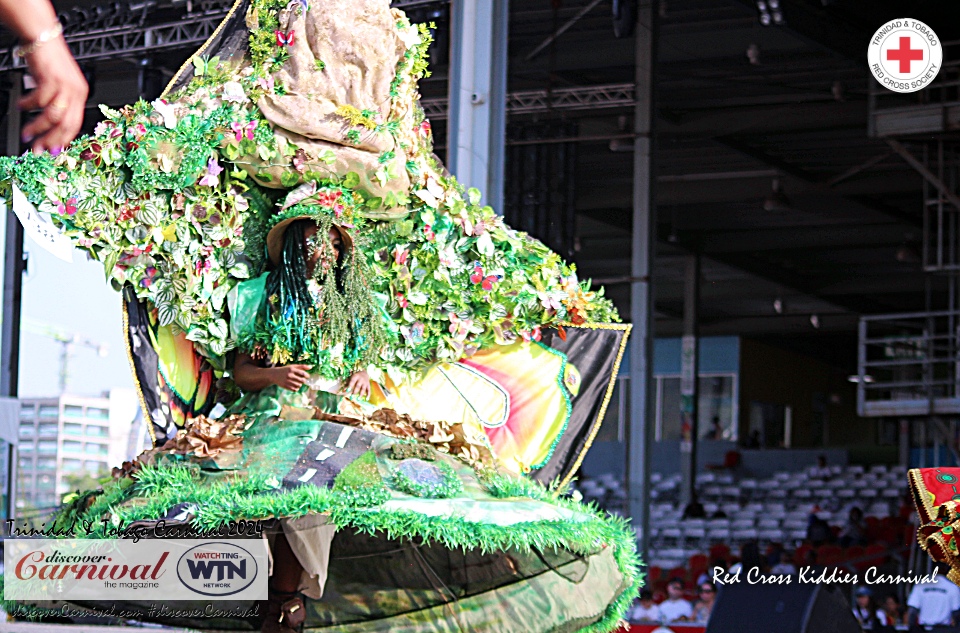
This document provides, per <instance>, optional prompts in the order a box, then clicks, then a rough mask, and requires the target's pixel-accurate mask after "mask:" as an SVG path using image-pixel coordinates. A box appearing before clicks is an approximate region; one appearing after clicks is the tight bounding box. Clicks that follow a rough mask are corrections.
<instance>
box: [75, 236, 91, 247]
mask: <svg viewBox="0 0 960 633" xmlns="http://www.w3.org/2000/svg"><path fill="white" fill-rule="evenodd" d="M77 246H80V247H83V248H89V247H91V246H93V240H92V239H90V238H89V237H81V238H80V239H78V240H77Z"/></svg>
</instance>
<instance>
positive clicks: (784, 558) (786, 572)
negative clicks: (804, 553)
mask: <svg viewBox="0 0 960 633" xmlns="http://www.w3.org/2000/svg"><path fill="white" fill-rule="evenodd" d="M770 573H771V574H774V575H777V576H795V575H796V574H797V567H796V565H794V564H793V557H792V556H790V552H788V551H787V550H783V551H781V552H780V562H778V563H777V564H776V565H774V566H773V567H772V568H771V569H770Z"/></svg>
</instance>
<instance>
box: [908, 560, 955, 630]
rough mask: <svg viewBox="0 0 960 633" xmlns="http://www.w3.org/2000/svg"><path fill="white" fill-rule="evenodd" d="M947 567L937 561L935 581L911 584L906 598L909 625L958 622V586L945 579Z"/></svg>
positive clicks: (934, 624)
mask: <svg viewBox="0 0 960 633" xmlns="http://www.w3.org/2000/svg"><path fill="white" fill-rule="evenodd" d="M949 569H950V568H949V567H948V566H947V565H945V564H943V563H938V565H937V578H936V582H929V583H918V584H916V585H914V586H913V589H912V590H911V591H910V597H909V598H908V599H907V606H908V607H910V611H909V616H908V617H909V621H910V625H911V626H915V625H917V624H919V625H920V626H938V625H939V626H951V625H952V624H953V623H955V622H960V613H958V612H960V588H958V587H957V586H956V585H955V584H953V583H952V582H951V581H950V580H948V579H947V572H948V571H949Z"/></svg>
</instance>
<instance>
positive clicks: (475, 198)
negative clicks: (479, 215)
mask: <svg viewBox="0 0 960 633" xmlns="http://www.w3.org/2000/svg"><path fill="white" fill-rule="evenodd" d="M480 197H481V194H480V190H479V189H477V188H476V187H470V188H469V189H467V199H468V200H469V201H470V204H472V205H478V204H480Z"/></svg>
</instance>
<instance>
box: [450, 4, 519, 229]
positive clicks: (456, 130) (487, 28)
mask: <svg viewBox="0 0 960 633" xmlns="http://www.w3.org/2000/svg"><path fill="white" fill-rule="evenodd" d="M508 9H509V1H508V0H462V1H461V0H457V2H452V3H450V12H451V24H450V30H451V34H450V85H449V93H450V99H449V103H450V110H449V119H448V122H447V147H448V148H449V149H448V150H447V167H448V168H449V169H450V171H451V172H452V173H454V174H456V176H457V179H458V180H459V182H460V183H461V184H462V185H463V186H465V187H477V188H479V189H480V190H481V191H482V193H483V202H484V204H488V205H490V206H492V207H493V208H494V209H496V210H497V212H498V213H499V212H501V210H502V208H503V162H504V161H503V158H504V150H505V140H506V139H505V136H506V116H507V105H506V104H507V18H508Z"/></svg>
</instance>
